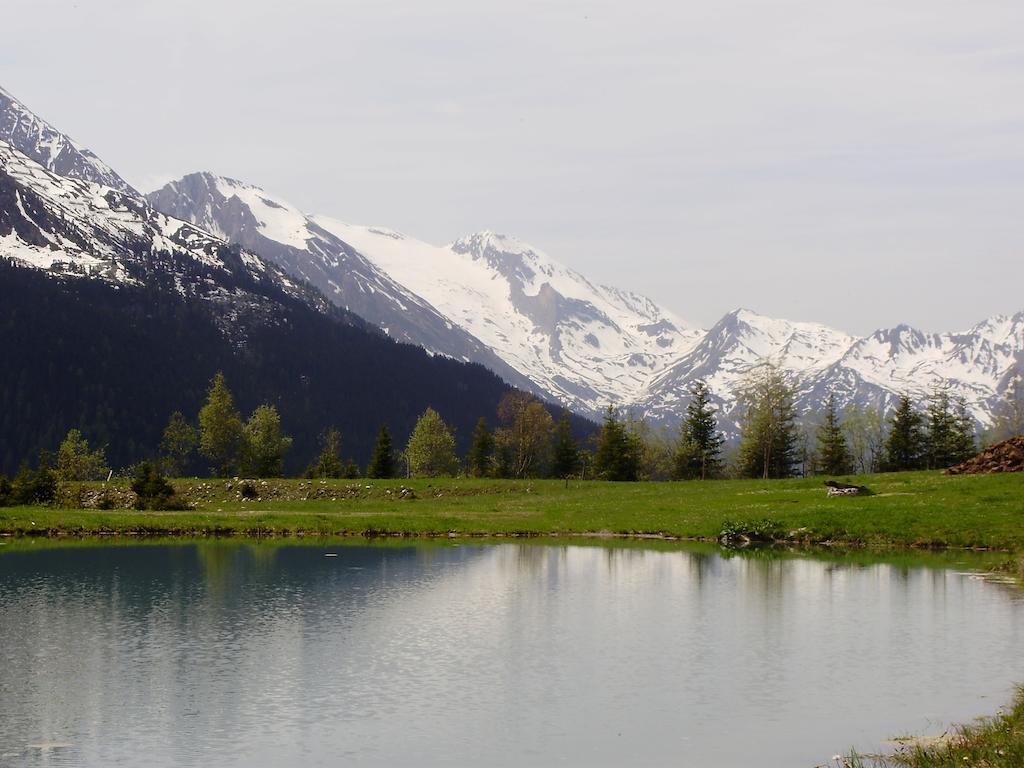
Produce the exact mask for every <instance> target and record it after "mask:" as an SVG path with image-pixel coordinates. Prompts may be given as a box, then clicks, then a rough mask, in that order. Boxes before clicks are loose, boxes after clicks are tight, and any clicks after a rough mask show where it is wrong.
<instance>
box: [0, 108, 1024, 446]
mask: <svg viewBox="0 0 1024 768" xmlns="http://www.w3.org/2000/svg"><path fill="white" fill-rule="evenodd" d="M0 97H2V98H3V100H2V101H0V140H4V139H5V138H6V139H9V140H10V141H12V142H15V145H16V146H17V143H18V142H20V143H21V144H22V145H23V146H20V147H18V149H19V150H22V151H25V152H26V153H27V154H29V155H30V156H35V157H38V158H40V162H43V163H44V164H45V163H50V164H51V165H54V166H56V165H57V159H59V158H60V157H62V156H63V157H64V158H65V159H64V160H63V161H61V162H64V163H66V167H65V169H64V173H67V174H68V175H69V176H72V177H76V176H77V177H79V178H81V179H83V180H85V181H95V180H96V178H107V177H109V176H110V175H111V174H113V177H115V181H114V183H119V184H121V185H124V187H125V189H124V190H123V191H122V194H125V195H127V196H128V198H127V199H132V195H133V194H134V190H131V188H130V186H128V185H127V184H126V183H125V182H123V180H120V177H117V176H116V173H115V172H114V171H113V170H112V169H110V168H109V167H108V166H106V165H105V164H103V163H102V161H99V159H98V158H96V157H95V155H93V154H92V153H91V152H89V151H88V150H86V149H84V148H82V147H81V146H80V145H78V144H76V143H74V142H72V141H71V140H70V139H67V137H64V136H63V135H62V134H59V132H57V131H56V129H54V128H52V126H50V125H49V124H48V123H45V121H42V120H40V119H39V118H36V117H35V116H34V115H32V114H31V112H29V111H28V110H27V109H26V108H25V107H24V106H23V105H21V104H20V102H17V101H16V100H13V97H10V96H9V94H7V92H6V91H0ZM55 148H59V149H60V151H59V152H58V151H57V150H56V149H55ZM50 172H52V173H55V174H58V175H60V172H59V171H57V170H54V169H50ZM100 183H102V182H100ZM102 197H103V196H101V198H102ZM104 200H105V198H104ZM104 200H101V199H98V198H97V199H94V202H95V204H96V205H98V206H101V207H102V206H103V205H108V206H109V202H106V203H105V202H104ZM147 200H148V202H149V204H150V205H151V206H152V207H153V208H154V209H157V210H160V211H162V212H163V213H165V214H169V215H171V216H173V217H174V218H176V219H186V220H188V221H189V222H191V224H192V226H193V227H196V228H197V229H198V230H199V231H208V232H212V233H213V236H219V237H222V238H224V239H227V240H230V241H232V242H233V243H235V244H236V245H238V246H241V247H242V249H243V250H242V251H240V252H239V254H247V253H258V254H260V255H261V256H263V257H265V262H266V264H273V265H275V266H274V267H273V268H274V269H281V270H284V273H287V274H288V275H291V276H292V278H293V279H294V281H295V285H296V286H299V285H304V284H306V283H309V284H311V285H313V286H315V287H317V288H320V290H321V291H322V293H323V294H324V295H325V296H327V300H328V301H330V302H331V303H333V304H334V305H335V307H337V308H340V309H342V310H348V311H350V312H351V313H353V314H354V315H358V316H360V317H363V318H365V319H366V321H367V322H368V323H369V324H370V325H371V326H374V327H377V328H380V329H382V331H383V332H384V333H386V334H388V335H390V336H391V337H392V338H395V339H397V340H399V341H403V342H409V343H413V344H416V345H418V346H421V347H423V348H424V349H426V350H428V352H430V353H431V354H435V355H442V356H446V357H451V358H453V359H456V360H464V361H473V362H477V363H479V364H481V365H484V366H486V367H488V368H489V369H491V370H493V371H495V372H497V373H498V374H499V375H500V376H501V377H502V378H504V379H505V380H506V381H509V382H511V383H512V384H514V385H516V386H520V387H522V388H525V389H530V390H532V391H533V392H535V393H537V394H539V395H541V396H542V397H546V398H553V399H557V400H558V401H559V402H561V403H563V404H564V405H566V406H567V407H570V408H572V409H574V410H576V411H578V412H581V413H584V414H587V415H589V416H591V417H595V416H599V415H600V414H601V413H602V412H603V411H604V409H605V408H606V406H607V405H609V404H614V405H618V406H622V407H624V408H627V409H629V410H631V411H633V412H634V413H636V414H637V415H643V416H646V417H649V418H651V419H653V420H655V421H659V422H663V423H665V424H669V425H672V424H675V423H678V421H679V419H680V418H681V416H682V413H683V409H684V408H685V404H686V402H687V401H688V399H689V388H690V387H691V386H692V384H693V383H694V381H695V380H696V379H697V378H702V379H706V380H707V381H708V383H709V385H710V386H711V387H712V391H713V392H715V393H716V397H717V402H718V405H719V407H720V417H721V420H722V422H723V427H724V428H725V430H726V432H727V433H729V434H730V435H732V436H735V434H736V430H737V423H738V417H739V413H738V411H737V410H736V405H737V402H738V400H737V392H738V388H739V387H740V385H741V384H742V381H743V378H744V376H745V375H746V373H747V372H748V371H749V370H750V369H751V368H752V367H753V366H755V365H757V364H759V363H760V362H763V361H764V360H771V361H773V362H775V363H777V364H779V365H780V366H781V367H783V368H784V369H785V370H786V371H787V372H788V374H789V375H790V377H791V378H792V380H793V382H794V385H795V386H796V389H797V395H798V405H799V406H800V407H801V408H804V409H808V410H810V409H815V408H820V407H821V405H822V403H823V402H824V401H825V400H826V399H827V397H828V395H829V394H835V395H836V397H837V399H838V400H839V403H840V405H841V406H857V407H866V406H868V405H879V406H881V407H886V406H888V405H889V404H890V403H891V402H892V401H893V400H894V399H895V398H896V397H897V396H898V395H899V394H900V393H902V392H907V393H910V394H912V395H913V396H915V397H917V398H919V399H920V398H923V397H925V396H926V395H927V393H928V392H929V391H930V390H931V389H932V388H934V387H935V386H944V387H947V388H948V389H949V391H950V393H951V394H952V395H953V396H957V397H964V399H965V400H966V401H967V403H968V405H969V408H970V410H971V413H972V415H973V417H974V418H975V420H976V422H977V423H978V425H979V426H982V427H984V426H987V425H988V424H989V423H991V419H992V414H993V411H994V409H995V407H996V406H997V404H998V402H999V400H1000V398H1001V397H1003V396H1004V395H1005V393H1006V392H1007V391H1008V389H1009V387H1010V386H1011V384H1012V382H1013V381H1014V380H1016V379H1018V378H1019V377H1020V376H1021V368H1022V363H1024V312H1018V313H1014V314H1010V315H1006V314H1003V315H994V316H992V317H990V318H987V319H984V320H981V321H979V322H978V323H976V324H975V325H974V326H972V327H971V328H969V329H966V330H963V331H955V332H948V331H947V332H941V333H925V332H923V331H920V330H918V329H916V328H913V327H911V326H909V325H906V324H901V325H898V326H895V327H893V328H881V329H878V330H876V331H874V332H873V333H871V334H868V335H866V336H861V337H858V336H854V335H851V334H848V333H845V332H843V331H838V330H835V329H832V328H829V327H828V326H825V325H822V324H819V323H812V322H793V321H789V320H780V319H775V318H770V317H766V316H764V315H760V314H758V313H756V312H753V311H751V310H748V309H743V308H739V309H735V310H732V311H731V312H729V313H727V314H726V315H724V316H723V317H722V318H721V319H720V320H719V321H718V322H716V323H715V324H714V325H713V326H712V327H711V328H709V329H707V330H704V329H700V328H695V327H692V326H691V325H689V324H688V323H686V322H685V321H683V320H682V319H680V317H679V316H678V315H676V314H675V313H674V312H672V311H671V310H668V309H665V308H664V307H661V306H660V305H658V304H657V303H656V302H654V301H652V300H651V299H649V298H647V297H645V296H642V295H639V294H636V293H634V292H631V291H627V290H623V289H621V288H616V287H613V286H603V285H599V284H597V283H594V282H592V281H590V280H589V279H588V278H586V277H585V276H583V275H582V274H580V273H579V272H577V271H575V270H572V269H570V268H568V267H566V266H565V265H563V264H560V263H559V262H557V261H556V260H555V259H552V258H551V257H550V256H548V255H547V254H545V253H544V252H543V251H541V250H539V249H537V248H535V247H533V246H531V245H529V244H528V243H526V242H524V241H522V240H519V239H517V238H515V237H511V236H508V235H504V234H499V233H496V232H494V231H490V230H483V231H480V232H477V233H474V234H471V235H467V236H464V237H461V238H458V239H456V240H453V241H452V242H450V243H448V244H447V245H443V246H435V245H431V244H429V243H425V242H423V241H420V240H417V239H416V238H414V237H410V236H408V235H405V234H402V233H400V232H397V231H395V230H390V229H387V228H385V227H379V226H374V227H370V226H362V225H356V224H350V223H346V222H344V221H341V220H339V219H337V218H333V217H330V216H325V215H307V214H305V213H303V212H302V211H300V210H298V209H297V208H295V207H294V206H292V205H290V204H289V203H287V201H285V200H283V199H281V198H279V197H276V196H274V195H272V194H270V193H267V192H266V191H265V190H262V189H261V188H259V187H256V186H254V185H251V184H247V183H244V182H242V181H238V180H236V179H229V178H227V177H222V176H217V175H216V174H210V173H205V172H201V173H196V174H189V175H188V176H186V177H183V179H180V180H178V181H174V182H170V183H169V184H167V185H165V186H164V187H163V188H161V189H160V190H157V191H155V192H153V193H150V195H148V196H147ZM122 204H123V203H122ZM129 207H130V206H129ZM154 226H155V225H154ZM157 229H159V227H157ZM182 232H185V233H186V234H187V230H182ZM158 234H159V235H160V237H161V238H164V239H167V238H170V239H172V240H173V237H176V236H177V237H179V240H180V239H181V237H180V236H181V235H182V233H181V232H177V231H176V232H173V233H171V232H163V231H162V230H161V231H160V232H159V233H158ZM82 237H85V239H86V240H87V239H88V236H84V235H81V233H80V237H79V239H81V238H82ZM65 239H67V238H65ZM71 239H72V240H73V239H74V238H71ZM102 241H103V238H102V237H100V238H99V239H98V241H97V242H99V243H100V244H102ZM2 245H3V248H5V249H6V252H7V253H8V254H10V255H15V256H16V255H17V253H16V251H17V250H18V249H19V248H20V249H21V250H22V251H24V250H25V247H26V246H24V244H21V245H17V247H15V246H16V244H14V243H13V241H12V240H10V239H8V240H7V241H5V242H4V243H3V244H2ZM36 245H37V246H38V247H34V248H29V249H28V250H29V252H30V253H31V254H32V257H33V258H36V259H37V260H41V261H45V260H49V261H48V263H47V265H46V266H47V268H49V267H50V266H52V264H53V258H52V253H51V252H50V251H52V250H53V249H52V248H50V246H52V245H53V243H50V245H49V246H46V247H45V248H44V247H42V246H44V245H46V243H45V242H41V243H37V244H36ZM94 245H95V244H94ZM177 245H178V246H182V247H183V244H182V243H180V242H179V243H178V244H177ZM48 248H49V250H47V249H48ZM58 250H59V249H58ZM80 250H81V251H82V254H84V255H83V256H82V257H81V258H79V259H78V262H79V263H78V264H77V265H73V268H74V269H79V270H88V269H99V268H100V266H101V265H100V264H98V263H94V262H90V261H89V259H88V258H85V257H86V256H90V253H88V251H89V249H88V248H84V249H80ZM95 255H96V254H91V256H93V257H95ZM24 256H25V253H22V257H24ZM252 258H255V257H252ZM100 261H102V260H100ZM104 263H105V264H106V266H105V268H106V269H112V270H114V271H115V272H116V269H117V263H116V260H114V261H112V262H110V263H106V262H104ZM207 266H210V265H207ZM296 289H297V288H296Z"/></svg>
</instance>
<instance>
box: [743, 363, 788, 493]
mask: <svg viewBox="0 0 1024 768" xmlns="http://www.w3.org/2000/svg"><path fill="white" fill-rule="evenodd" d="M793 399H794V392H793V387H792V385H791V384H790V383H789V381H788V380H787V378H786V376H785V374H784V373H783V372H782V371H780V370H779V369H778V368H777V367H776V366H774V365H772V364H771V363H762V364H761V365H758V366H757V367H755V368H753V369H752V370H751V371H750V373H749V374H748V375H747V379H746V381H745V382H744V385H743V389H742V391H741V393H740V403H741V405H742V406H744V407H745V411H744V415H743V419H742V421H741V423H740V431H741V432H742V439H741V441H740V448H739V468H740V472H741V474H743V475H745V476H746V477H760V478H764V479H769V478H781V477H792V476H793V474H794V473H795V471H796V467H797V464H798V461H799V458H800V457H799V456H798V449H799V441H800V440H799V438H800V436H799V434H798V430H797V426H796V406H795V405H794V403H793Z"/></svg>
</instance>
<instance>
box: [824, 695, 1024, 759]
mask: <svg viewBox="0 0 1024 768" xmlns="http://www.w3.org/2000/svg"><path fill="white" fill-rule="evenodd" d="M843 763H844V764H845V768H868V767H869V766H870V767H872V768H900V767H902V766H907V767H908V768H953V766H957V767H958V768H965V767H967V766H977V767H985V766H988V767H989V768H995V767H996V766H1000V767H1001V766H1006V767H1007V768H1009V766H1022V765H1024V690H1020V691H1018V693H1017V697H1016V699H1015V701H1014V703H1013V705H1012V706H1011V707H1010V708H1009V709H1008V710H1007V711H1005V712H1002V713H1000V714H998V715H996V716H995V717H991V718H984V719H982V720H979V721H978V722H977V723H975V724H973V725H963V726H959V727H957V728H956V729H954V730H953V731H952V732H951V733H949V734H947V735H945V736H943V737H939V738H935V739H927V740H926V739H911V740H910V741H909V743H907V744H906V745H904V746H902V747H901V748H900V749H899V750H898V751H897V752H895V753H894V754H892V755H886V756H879V757H862V756H857V755H854V756H852V757H850V758H847V759H846V760H844V761H843Z"/></svg>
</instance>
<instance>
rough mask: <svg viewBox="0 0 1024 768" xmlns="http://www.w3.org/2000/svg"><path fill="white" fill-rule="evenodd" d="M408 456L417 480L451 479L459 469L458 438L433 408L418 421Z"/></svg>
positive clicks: (407, 458)
mask: <svg viewBox="0 0 1024 768" xmlns="http://www.w3.org/2000/svg"><path fill="white" fill-rule="evenodd" d="M405 455H406V460H407V461H408V462H409V474H410V475H412V476H413V477H440V476H445V475H447V476H451V475H454V474H455V473H456V472H458V469H459V460H458V459H457V458H456V456H455V438H454V437H453V436H452V433H451V430H450V429H448V425H447V424H445V423H444V419H442V418H441V415H440V414H439V413H438V412H437V411H435V410H434V409H433V408H427V410H425V411H424V412H423V415H422V416H420V418H419V420H418V421H417V422H416V426H415V428H414V429H413V431H412V434H411V435H410V436H409V443H408V445H407V446H406V448H405Z"/></svg>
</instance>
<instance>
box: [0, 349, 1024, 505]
mask: <svg viewBox="0 0 1024 768" xmlns="http://www.w3.org/2000/svg"><path fill="white" fill-rule="evenodd" d="M1019 392H1020V388H1019V387H1018V386H1012V387H1011V389H1010V393H1009V395H1008V397H1007V400H1006V407H1004V408H1003V409H1001V410H1000V411H999V412H998V414H997V419H996V425H997V429H1003V430H1006V431H1009V432H1011V433H1012V432H1013V431H1014V430H1018V431H1024V408H1022V407H1021V404H1020V398H1019V396H1018V395H1019ZM795 400H796V393H795V389H794V386H793V384H792V382H791V381H790V379H789V377H788V376H787V375H786V374H785V373H784V372H783V371H781V370H780V369H779V368H778V367H776V366H774V365H772V364H770V363H764V364H762V365H759V366H757V367H755V368H754V369H752V370H751V371H750V373H749V374H748V375H747V377H746V379H745V381H744V382H743V385H742V387H741V389H740V393H739V398H738V407H739V408H740V409H741V418H740V420H739V428H740V439H739V442H738V445H737V446H736V448H735V450H734V451H733V452H732V453H731V455H730V456H726V440H725V437H724V435H723V434H722V432H721V431H720V430H719V427H718V420H717V415H716V413H717V412H716V408H715V405H714V402H713V401H714V397H713V393H712V391H711V389H710V388H709V387H708V385H707V383H706V382H704V381H697V382H695V383H694V384H693V386H692V387H691V390H690V399H689V403H688V404H687V407H686V411H685V414H684V418H683V421H682V425H681V427H680V428H679V430H678V431H677V432H675V433H674V434H672V433H669V432H667V431H666V430H655V429H653V428H652V427H651V426H650V425H649V424H648V423H647V422H646V421H645V420H643V419H636V418H633V417H632V416H629V415H626V416H623V414H622V413H621V412H620V411H619V410H618V409H616V408H614V407H609V408H608V410H607V411H606V413H605V416H604V419H603V423H602V425H601V428H600V431H599V432H598V433H597V435H596V436H595V437H594V438H592V439H591V440H589V441H586V443H585V444H581V442H580V441H578V440H577V439H576V438H575V437H574V435H573V429H572V425H571V423H570V420H569V414H568V412H567V411H563V412H562V414H561V417H560V418H559V419H558V420H557V421H556V420H555V419H554V418H553V417H552V415H551V413H550V411H549V410H548V408H547V406H545V405H544V404H543V403H542V402H540V401H538V400H537V399H536V398H534V397H533V396H531V395H529V394H526V393H524V392H520V391H515V390H512V391H510V392H508V393H507V394H506V395H505V396H504V397H503V398H502V399H501V401H500V402H499V404H498V407H497V410H496V413H495V424H494V426H493V427H492V426H491V425H490V423H489V422H488V419H487V418H486V417H480V418H479V420H478V421H477V423H476V427H475V429H474V430H473V434H472V441H471V443H470V448H469V451H468V452H467V453H466V455H465V456H462V457H460V456H459V455H458V453H457V450H456V440H455V431H454V429H453V428H452V426H451V425H449V424H448V423H446V422H445V421H444V419H443V418H442V417H441V415H440V414H439V413H438V412H437V411H436V410H434V409H433V408H429V407H428V408H427V409H426V410H425V411H424V412H423V413H422V414H421V415H420V417H419V418H418V419H417V421H416V423H415V426H414V428H413V429H412V432H411V434H410V435H409V436H408V438H407V440H406V441H405V443H404V444H402V445H401V446H396V445H395V444H394V442H393V439H392V436H391V432H390V431H389V428H388V426H387V425H386V424H385V425H381V427H380V429H379V432H378V434H377V439H376V444H375V445H374V448H373V451H372V453H371V455H370V456H369V458H368V461H367V462H366V464H365V465H364V466H360V464H359V463H357V462H356V461H355V460H354V459H353V458H352V457H348V458H345V459H343V458H342V435H341V432H340V431H339V430H338V429H337V428H334V427H328V428H327V429H325V430H324V431H323V432H322V433H321V435H320V439H319V453H318V455H317V456H316V459H315V460H314V461H313V462H312V463H311V464H310V465H309V466H308V467H307V469H306V470H305V472H304V473H303V474H304V476H305V477H309V478H358V477H362V476H365V477H367V478H393V477H442V476H455V475H460V474H464V475H467V476H470V477H477V478H544V477H547V478H565V479H568V478H580V479H602V480H612V481H637V480H664V479H670V480H690V479H709V478H719V477H750V478H764V479H772V478H784V477H793V476H797V475H812V474H828V475H847V474H853V473H868V472H876V471H903V470H916V469H936V468H944V467H948V466H952V465H954V464H957V463H959V462H960V461H963V460H964V459H967V458H969V457H970V456H972V455H974V453H975V452H976V450H977V441H976V435H975V428H974V423H973V421H972V419H971V416H970V414H969V412H968V410H967V406H966V403H965V402H964V400H963V399H962V398H957V399H955V400H954V399H953V398H952V397H951V396H950V395H949V393H948V392H947V391H946V390H945V389H943V388H941V387H939V388H936V389H935V390H934V391H933V392H932V393H931V395H930V396H929V397H928V398H927V401H926V402H925V403H924V405H923V407H921V406H920V405H918V404H916V403H915V402H914V401H913V400H912V398H911V397H910V396H909V395H907V394H904V395H902V396H900V398H899V402H898V404H897V406H896V408H895V409H894V410H893V412H892V413H891V414H890V415H889V416H888V417H887V418H886V417H883V415H882V412H881V410H880V409H879V408H877V407H873V406H870V407H867V408H857V409H847V410H846V411H845V412H843V413H840V412H839V411H838V409H837V406H836V398H835V396H834V395H830V396H829V398H828V400H827V401H826V404H825V406H824V408H823V409H822V411H821V412H820V413H809V414H804V415H803V419H801V418H799V414H798V413H797V408H796V405H795ZM292 444H293V440H292V438H291V437H289V436H287V435H286V434H285V433H284V431H283V428H282V424H281V418H280V415H279V414H278V412H277V409H276V408H275V407H274V406H273V405H270V404H263V405H259V406H257V407H256V408H255V409H254V410H253V412H252V413H251V414H250V415H249V417H248V418H247V419H244V418H243V416H242V414H241V413H240V412H239V410H238V409H237V408H236V406H235V401H234V396H233V394H232V393H231V391H230V389H229V388H228V385H227V381H226V379H225V376H224V374H223V373H220V372H218V373H217V374H216V375H215V376H214V377H213V379H212V380H211V381H210V384H209V388H208V390H207V394H206V400H205V402H204V404H203V405H202V407H201V408H200V410H199V412H198V414H196V417H195V418H194V419H193V420H189V419H188V418H186V417H185V416H184V415H183V414H182V413H181V412H180V411H176V412H174V413H173V414H171V416H170V419H169V421H168V423H167V425H166V427H165V428H164V430H163V435H162V439H161V442H160V450H159V454H158V455H157V456H156V457H154V458H153V459H152V460H151V461H147V462H143V463H142V464H140V465H139V466H137V467H134V468H133V469H132V474H133V476H134V477H135V480H136V482H137V483H139V487H140V488H143V489H145V494H146V498H148V499H150V502H148V503H152V504H153V505H169V504H171V503H173V500H172V499H171V496H172V495H173V490H172V489H170V486H169V485H167V484H166V483H164V482H163V476H164V475H170V476H178V475H181V474H182V473H184V472H185V471H187V470H188V469H190V468H194V467H196V466H197V461H199V460H201V461H204V462H205V465H204V468H205V469H207V470H208V471H209V472H210V473H211V474H213V475H216V476H219V477H228V476H234V475H236V474H240V475H244V476H246V477H254V478H268V477H280V476H283V474H284V466H285V456H286V454H287V452H288V451H289V450H290V449H291V447H292ZM111 474H112V473H111V470H110V468H109V466H108V464H107V460H106V455H105V450H104V448H91V447H90V445H89V443H88V441H87V440H86V438H85V437H83V435H82V434H81V432H80V431H79V430H77V429H72V430H70V431H69V432H68V433H67V436H66V437H65V438H64V440H63V442H62V443H61V444H60V447H59V448H58V450H57V452H56V455H55V457H51V456H50V455H48V454H45V453H44V454H42V455H41V456H40V458H39V460H38V462H37V463H36V466H35V467H34V468H33V467H32V466H30V465H29V464H28V463H27V462H24V463H23V464H22V466H21V468H20V469H19V471H18V473H17V475H16V476H15V477H14V480H13V481H8V480H7V478H6V477H3V476H0V505H3V504H30V503H45V502H47V501H50V500H52V499H53V497H54V494H55V491H56V484H57V482H59V481H80V480H102V479H106V478H107V477H109V476H110V475H111ZM140 498H141V492H140Z"/></svg>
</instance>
